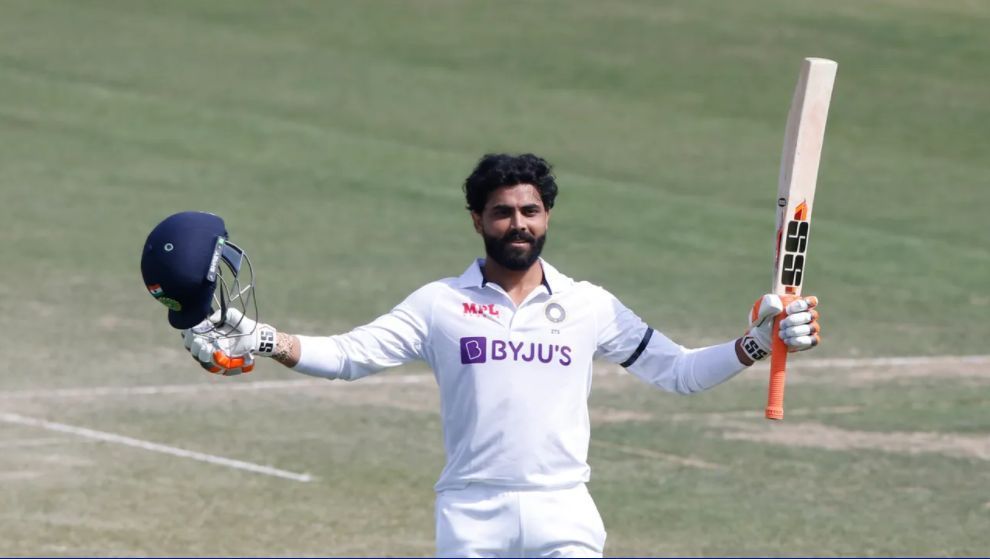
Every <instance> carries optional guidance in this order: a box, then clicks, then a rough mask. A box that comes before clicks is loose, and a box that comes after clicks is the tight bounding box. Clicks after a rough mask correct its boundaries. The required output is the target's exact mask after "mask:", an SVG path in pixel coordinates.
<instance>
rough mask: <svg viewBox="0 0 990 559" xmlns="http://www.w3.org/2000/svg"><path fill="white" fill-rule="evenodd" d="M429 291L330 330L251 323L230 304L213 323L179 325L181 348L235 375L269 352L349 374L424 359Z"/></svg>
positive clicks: (305, 367)
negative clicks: (305, 331)
mask: <svg viewBox="0 0 990 559" xmlns="http://www.w3.org/2000/svg"><path fill="white" fill-rule="evenodd" d="M434 300H435V297H433V296H431V294H430V293H429V290H428V289H427V288H423V289H420V290H418V291H417V292H415V293H413V294H412V295H410V296H409V297H408V298H407V299H406V300H405V301H403V302H402V303H401V304H399V305H398V306H396V307H395V308H394V309H392V310H391V311H390V312H388V313H386V314H384V315H382V316H380V317H378V318H377V319H375V320H374V321H372V322H371V323H369V324H366V325H364V326H360V327H358V328H355V329H354V330H352V331H350V332H348V333H346V334H339V335H335V336H302V335H294V334H288V333H285V332H279V331H277V330H276V329H275V328H274V327H273V326H271V325H268V324H263V323H257V322H255V321H253V320H251V319H249V318H247V317H245V316H243V315H242V314H241V313H240V312H239V311H237V310H236V309H229V310H228V312H227V316H226V320H224V322H223V323H222V324H221V325H220V326H214V324H215V322H216V321H218V320H219V316H214V317H211V318H212V319H213V321H214V322H210V321H204V323H202V324H200V325H198V326H196V327H194V328H191V329H189V330H186V331H183V339H184V340H185V345H186V348H187V349H188V350H189V352H190V353H191V354H192V356H193V357H194V358H195V359H196V360H197V361H199V363H200V365H202V366H203V368H205V369H207V370H209V371H210V372H213V373H219V374H223V375H227V376H229V375H235V374H240V373H242V372H248V371H250V370H251V369H253V367H254V357H255V356H261V357H270V358H272V359H274V360H275V361H277V362H279V363H281V364H283V365H285V366H287V367H290V368H292V369H294V370H295V371H298V372H300V373H304V374H307V375H311V376H319V377H325V378H331V379H334V378H342V379H345V380H354V379H358V378H361V377H364V376H367V375H369V374H372V373H375V372H377V371H380V370H382V369H385V368H388V367H395V366H398V365H402V364H404V363H408V362H410V361H414V360H417V359H425V358H426V357H425V345H426V343H425V342H426V339H427V337H428V336H429V321H430V315H431V312H432V308H431V307H432V304H433V301H434Z"/></svg>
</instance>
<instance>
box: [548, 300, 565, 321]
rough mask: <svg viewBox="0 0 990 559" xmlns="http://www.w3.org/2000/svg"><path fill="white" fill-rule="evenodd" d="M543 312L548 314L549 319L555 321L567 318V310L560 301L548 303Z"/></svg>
mask: <svg viewBox="0 0 990 559" xmlns="http://www.w3.org/2000/svg"><path fill="white" fill-rule="evenodd" d="M543 313H544V314H545V315H546V316H547V320H549V321H550V322H553V323H558V322H563V321H564V319H565V318H567V312H566V311H565V310H564V307H562V306H560V304H559V303H550V304H548V305H547V306H546V309H544V311H543Z"/></svg>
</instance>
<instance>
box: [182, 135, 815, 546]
mask: <svg viewBox="0 0 990 559" xmlns="http://www.w3.org/2000/svg"><path fill="white" fill-rule="evenodd" d="M464 191H465V194H466V198H467V207H468V209H469V210H470V213H471V219H472V221H473V223H474V229H475V231H476V232H477V233H478V234H479V235H481V237H482V239H483V240H484V244H485V255H486V256H485V258H483V259H478V260H476V261H474V262H472V263H471V264H470V266H468V268H467V270H465V271H464V273H463V274H461V275H460V276H459V277H455V278H446V279H442V280H438V281H435V282H432V283H429V284H427V285H425V286H423V287H421V288H419V289H418V290H416V291H415V292H413V293H412V294H411V295H410V296H409V297H408V298H407V299H406V300H405V301H403V302H402V303H400V304H399V305H398V306H396V307H395V308H394V309H392V311H391V312H389V313H387V314H385V315H384V316H381V317H379V318H377V319H376V320H374V321H373V322H371V323H370V324H367V325H365V326H361V327H359V328H356V329H354V330H353V331H351V332H348V333H346V334H341V335H336V336H327V337H312V336H298V335H290V334H286V333H284V332H277V331H276V330H275V328H273V327H272V326H270V325H267V324H258V323H256V322H255V321H253V320H250V319H248V318H246V317H244V316H243V315H242V313H240V312H238V311H237V310H236V309H229V310H226V316H225V317H224V318H225V321H224V322H223V323H222V324H221V325H220V326H219V327H216V326H215V324H213V323H210V322H209V321H207V322H204V323H203V324H202V325H200V326H197V327H194V328H192V329H190V330H186V331H184V332H183V338H184V340H185V344H186V347H187V348H188V349H189V351H190V352H191V353H192V354H193V356H194V357H196V358H197V359H198V360H199V361H200V362H201V363H202V364H203V365H204V367H206V368H209V369H212V370H214V371H216V372H223V373H224V374H236V373H238V372H240V369H241V368H242V367H244V368H247V367H248V366H250V365H251V364H253V356H266V357H272V358H274V359H275V360H276V361H278V362H280V363H282V364H284V365H286V366H288V367H291V368H293V369H294V370H296V371H299V372H301V373H304V374H307V375H313V376H319V377H325V378H328V379H344V380H356V379H359V378H362V377H364V376H367V375H370V374H372V373H375V372H378V371H380V370H382V369H385V368H389V367H395V366H398V365H402V364H404V363H408V362H410V361H414V360H423V361H425V362H426V363H427V364H428V365H429V366H430V367H431V368H432V369H433V371H434V374H435V376H436V380H437V384H438V385H439V387H440V403H441V415H442V420H443V438H444V447H445V450H446V456H447V462H446V466H445V467H444V469H443V472H442V473H441V474H440V479H439V481H437V484H436V491H437V500H436V544H437V554H438V555H440V556H465V557H467V556H471V557H480V556H516V557H519V556H522V557H537V556H541V557H542V556H556V557H577V556H580V557H594V556H601V555H602V552H603V549H604V545H605V530H604V527H603V525H602V521H601V517H600V516H599V514H598V510H597V509H596V507H595V504H594V502H593V501H592V499H591V496H590V495H589V494H588V491H587V489H586V487H585V483H586V482H587V481H588V480H589V478H590V468H589V467H588V464H587V456H588V443H589V437H590V422H589V419H588V396H589V392H590V387H591V379H592V361H593V360H594V359H596V358H598V359H604V360H606V361H609V362H612V363H618V364H621V365H622V366H623V367H625V368H626V369H628V370H629V371H630V372H632V373H633V374H634V375H636V376H637V377H639V378H641V379H642V380H644V381H646V382H648V383H650V384H652V385H655V386H657V387H659V388H662V389H664V390H667V391H670V392H676V393H679V394H690V393H694V392H699V391H702V390H707V389H709V388H712V387H713V386H715V385H717V384H719V383H721V382H723V381H725V380H727V379H729V378H731V377H733V376H734V375H736V374H737V373H739V372H740V371H742V370H743V369H744V368H746V367H747V366H749V365H752V364H753V362H754V360H756V359H761V358H763V357H765V356H766V355H768V354H769V352H770V350H771V325H772V322H773V317H774V316H775V315H777V314H779V313H781V312H783V311H784V310H785V309H783V306H782V304H781V301H780V299H779V298H778V297H776V296H774V295H764V296H763V297H762V298H761V299H760V300H758V301H757V303H756V305H754V307H753V310H752V311H751V313H750V324H749V329H748V331H747V333H746V334H745V335H744V336H743V337H741V338H739V339H736V340H732V341H728V342H726V343H723V344H719V345H714V346H709V347H703V348H698V349H686V348H684V347H682V346H680V345H678V344H676V343H674V342H673V341H671V340H670V339H669V338H667V337H666V336H664V335H663V334H661V333H660V332H656V331H654V330H653V329H652V328H650V326H649V325H647V324H646V323H644V322H643V320H641V319H640V318H639V317H638V316H637V315H636V314H634V313H633V312H632V311H631V310H629V309H628V308H626V307H625V306H624V305H623V304H622V303H621V302H619V300H618V299H616V298H615V297H614V296H613V295H612V294H611V293H609V292H608V291H606V290H605V289H603V288H601V287H599V286H596V285H593V284H590V283H588V282H583V281H575V280H573V279H571V278H569V277H567V276H565V275H564V274H562V273H561V272H559V271H557V270H556V269H555V268H554V267H552V266H551V265H550V264H549V263H547V262H546V261H545V260H542V259H541V258H540V252H541V250H542V248H543V245H544V243H545V242H546V236H547V229H548V225H549V222H550V211H551V209H552V208H553V205H554V199H555V198H556V195H557V184H556V181H555V178H554V176H553V174H552V169H551V167H550V165H549V164H548V163H547V162H546V161H544V160H543V159H541V158H539V157H537V156H535V155H531V154H525V155H519V156H512V155H505V154H498V155H486V156H485V157H483V158H482V159H481V161H480V162H479V163H478V165H477V166H476V168H475V169H474V171H473V172H472V173H471V175H470V176H469V177H468V178H467V180H466V181H465V183H464ZM816 304H817V301H816V299H815V298H814V297H806V298H800V299H798V300H796V301H794V302H793V303H791V304H790V305H789V306H788V308H787V309H786V311H787V314H788V316H787V318H786V319H784V320H783V321H782V324H781V328H780V337H781V338H782V339H783V341H784V342H785V343H786V344H787V346H788V348H789V349H790V350H791V351H800V350H805V349H809V348H811V347H814V346H815V345H817V344H818V341H819V339H820V338H819V327H818V322H817V317H818V313H817V311H816V310H814V307H815V306H816ZM216 318H217V321H218V322H219V319H220V315H219V313H218V314H217V315H216ZM272 340H274V343H271V341H272Z"/></svg>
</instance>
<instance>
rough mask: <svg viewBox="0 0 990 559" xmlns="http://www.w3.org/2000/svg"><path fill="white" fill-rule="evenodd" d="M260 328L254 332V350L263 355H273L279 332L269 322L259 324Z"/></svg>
mask: <svg viewBox="0 0 990 559" xmlns="http://www.w3.org/2000/svg"><path fill="white" fill-rule="evenodd" d="M257 328H258V330H257V331H256V332H255V333H254V336H255V350H254V351H253V352H252V353H254V354H255V355H260V356H261V357H271V356H272V354H274V353H275V350H276V344H275V342H276V339H277V337H278V332H277V331H276V330H275V328H274V327H272V326H269V325H268V324H258V326H257Z"/></svg>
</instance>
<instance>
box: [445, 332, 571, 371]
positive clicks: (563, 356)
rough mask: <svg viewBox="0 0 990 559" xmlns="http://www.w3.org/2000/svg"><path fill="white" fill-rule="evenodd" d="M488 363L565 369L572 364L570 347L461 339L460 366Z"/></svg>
mask: <svg viewBox="0 0 990 559" xmlns="http://www.w3.org/2000/svg"><path fill="white" fill-rule="evenodd" d="M488 361H515V362H525V363H546V364H549V363H554V364H557V365H562V366H564V367H567V366H569V365H570V364H571V363H572V362H573V358H572V357H571V347H570V346H566V345H560V344H544V343H541V342H518V341H517V342H514V341H510V340H495V339H492V340H489V339H488V338H486V337H484V336H469V337H464V338H461V364H462V365H470V364H477V363H487V362H488Z"/></svg>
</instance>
